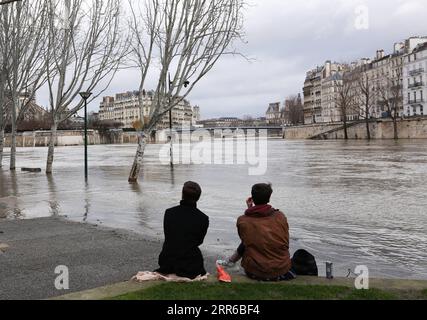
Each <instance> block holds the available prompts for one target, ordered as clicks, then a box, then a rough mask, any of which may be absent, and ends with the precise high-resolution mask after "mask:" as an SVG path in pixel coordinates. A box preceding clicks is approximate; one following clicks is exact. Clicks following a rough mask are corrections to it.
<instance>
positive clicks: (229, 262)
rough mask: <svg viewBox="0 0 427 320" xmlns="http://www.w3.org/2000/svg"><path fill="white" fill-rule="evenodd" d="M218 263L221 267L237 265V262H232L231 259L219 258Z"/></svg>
mask: <svg viewBox="0 0 427 320" xmlns="http://www.w3.org/2000/svg"><path fill="white" fill-rule="evenodd" d="M216 264H217V265H220V266H221V267H224V268H234V267H235V266H236V264H235V263H234V262H231V261H230V260H228V259H227V260H218V261H217V262H216Z"/></svg>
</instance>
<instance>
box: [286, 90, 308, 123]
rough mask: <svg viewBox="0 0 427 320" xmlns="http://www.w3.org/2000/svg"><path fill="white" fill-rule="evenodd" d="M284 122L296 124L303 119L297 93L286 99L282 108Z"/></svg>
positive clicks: (300, 102)
mask: <svg viewBox="0 0 427 320" xmlns="http://www.w3.org/2000/svg"><path fill="white" fill-rule="evenodd" d="M284 118H285V122H287V123H289V124H291V125H297V124H300V123H302V122H303V121H304V109H303V106H302V100H301V97H300V96H299V95H293V96H290V97H288V98H287V99H286V101H285V109H284Z"/></svg>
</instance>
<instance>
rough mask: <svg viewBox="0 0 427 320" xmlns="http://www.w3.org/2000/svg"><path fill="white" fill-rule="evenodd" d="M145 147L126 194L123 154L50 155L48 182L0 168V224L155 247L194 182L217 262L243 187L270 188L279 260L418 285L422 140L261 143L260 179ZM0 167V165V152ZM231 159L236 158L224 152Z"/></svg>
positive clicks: (232, 240) (128, 157) (422, 263)
mask: <svg viewBox="0 0 427 320" xmlns="http://www.w3.org/2000/svg"><path fill="white" fill-rule="evenodd" d="M160 148H162V146H159V145H150V146H149V147H148V150H147V154H146V157H145V163H144V168H143V174H142V176H141V180H140V183H139V184H138V185H129V184H128V182H127V176H128V173H129V169H130V164H131V163H132V160H133V156H134V152H135V146H133V145H105V146H90V147H89V156H90V158H89V163H90V177H89V181H88V183H87V184H86V183H85V181H84V178H83V148H82V147H63V148H58V149H57V150H56V158H55V163H54V168H55V174H54V175H53V177H51V178H48V177H47V176H46V175H45V174H44V173H23V172H20V171H17V172H16V173H15V174H11V173H10V172H9V171H8V170H6V169H5V168H4V169H3V170H2V171H1V170H0V219H31V218H37V217H49V216H66V217H67V218H69V219H72V220H75V221H82V222H86V223H91V224H99V225H103V226H107V227H114V228H120V229H127V230H130V231H134V232H137V233H141V234H145V235H147V236H150V237H151V236H154V237H159V238H161V237H162V219H163V213H164V211H165V209H167V208H168V207H171V206H175V205H176V204H177V203H178V202H179V200H180V192H181V188H182V184H183V183H184V182H185V181H188V180H194V181H197V182H199V183H200V184H201V186H202V188H203V196H202V199H201V201H200V204H199V208H200V209H201V210H203V211H204V212H205V213H206V214H208V215H209V216H210V220H211V227H210V230H209V233H208V236H207V239H206V241H205V244H204V249H205V250H209V251H211V252H216V253H218V257H223V256H224V255H226V254H229V253H231V252H232V251H233V249H234V248H235V247H236V246H237V245H238V240H239V239H238V236H237V233H236V227H235V224H236V219H237V218H238V217H239V216H240V215H241V214H242V213H243V211H244V208H245V199H246V198H247V197H248V196H249V194H250V188H251V186H252V184H254V183H258V182H271V183H272V184H273V188H274V194H273V198H272V205H273V206H274V207H276V208H278V209H281V210H282V211H283V212H284V213H285V214H286V215H287V217H288V220H289V224H290V227H291V230H290V232H291V238H292V243H291V250H292V251H295V250H297V249H300V248H303V249H307V250H308V251H310V252H312V253H313V254H314V255H315V256H316V258H317V262H318V264H319V267H320V272H321V273H324V264H325V262H326V261H332V262H333V263H334V268H335V274H336V275H344V276H345V275H346V274H347V273H348V272H347V271H348V269H352V270H354V268H355V267H356V266H357V265H366V266H368V267H369V270H370V273H371V275H372V276H377V277H387V278H411V279H427V141H425V140H419V141H399V142H394V141H374V142H365V141H350V142H344V141H326V142H325V141H319V142H317V141H283V140H269V141H268V167H267V172H266V173H265V174H264V175H261V176H249V175H248V167H247V166H246V165H212V164H205V165H188V164H181V165H176V166H175V168H174V170H173V171H172V170H171V169H170V167H169V166H168V165H164V164H161V163H160V161H159V157H158V154H159V150H160ZM5 151H6V158H5V160H4V161H5V162H4V164H7V162H8V152H9V150H8V149H6V150H5ZM236 152H237V151H236ZM46 155H47V150H46V149H45V148H35V149H32V148H27V149H18V158H17V165H18V167H40V168H44V165H45V161H46Z"/></svg>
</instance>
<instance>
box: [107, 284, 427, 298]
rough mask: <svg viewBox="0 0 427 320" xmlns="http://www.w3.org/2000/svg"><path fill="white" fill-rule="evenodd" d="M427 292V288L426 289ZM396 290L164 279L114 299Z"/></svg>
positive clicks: (379, 294) (368, 294) (358, 294)
mask: <svg viewBox="0 0 427 320" xmlns="http://www.w3.org/2000/svg"><path fill="white" fill-rule="evenodd" d="M425 293H426V294H427V292H425ZM395 299H399V295H398V294H396V293H391V292H385V291H381V290H377V289H372V290H364V291H360V290H355V289H352V288H348V287H339V286H305V285H290V284H289V285H288V284H286V285H285V284H267V283H236V284H220V283H217V284H215V283H190V284H176V283H164V284H160V285H158V286H155V287H152V288H149V289H146V290H143V291H139V292H135V293H129V294H126V295H123V296H119V297H115V298H113V300H395Z"/></svg>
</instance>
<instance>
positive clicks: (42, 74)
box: [0, 1, 47, 170]
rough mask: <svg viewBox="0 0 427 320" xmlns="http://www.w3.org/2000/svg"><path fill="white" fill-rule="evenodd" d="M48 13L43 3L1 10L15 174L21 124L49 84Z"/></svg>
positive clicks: (5, 94) (5, 104) (3, 82)
mask: <svg viewBox="0 0 427 320" xmlns="http://www.w3.org/2000/svg"><path fill="white" fill-rule="evenodd" d="M46 13H47V5H46V2H43V1H23V2H14V3H10V4H8V5H5V6H2V7H1V18H2V19H1V26H0V28H1V29H0V32H1V34H2V35H1V41H0V46H1V47H0V50H1V52H2V60H3V64H2V73H3V74H2V78H3V79H2V80H1V86H2V88H3V93H2V95H3V99H2V100H3V108H6V107H7V108H8V111H9V112H8V114H10V122H11V153H10V169H11V170H15V167H16V135H17V127H18V124H19V121H20V119H23V114H24V113H25V112H26V111H27V109H28V106H29V105H30V103H31V101H32V100H33V99H34V97H35V93H36V91H37V90H38V89H39V88H40V87H41V86H42V85H43V83H44V82H45V80H46V64H45V61H44V59H43V51H44V48H45V40H46V28H45V24H46V20H47V19H46V18H47V15H46ZM0 152H1V150H0Z"/></svg>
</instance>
